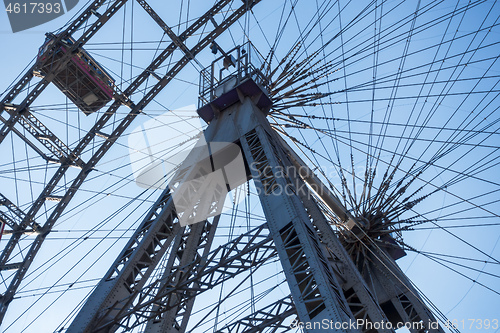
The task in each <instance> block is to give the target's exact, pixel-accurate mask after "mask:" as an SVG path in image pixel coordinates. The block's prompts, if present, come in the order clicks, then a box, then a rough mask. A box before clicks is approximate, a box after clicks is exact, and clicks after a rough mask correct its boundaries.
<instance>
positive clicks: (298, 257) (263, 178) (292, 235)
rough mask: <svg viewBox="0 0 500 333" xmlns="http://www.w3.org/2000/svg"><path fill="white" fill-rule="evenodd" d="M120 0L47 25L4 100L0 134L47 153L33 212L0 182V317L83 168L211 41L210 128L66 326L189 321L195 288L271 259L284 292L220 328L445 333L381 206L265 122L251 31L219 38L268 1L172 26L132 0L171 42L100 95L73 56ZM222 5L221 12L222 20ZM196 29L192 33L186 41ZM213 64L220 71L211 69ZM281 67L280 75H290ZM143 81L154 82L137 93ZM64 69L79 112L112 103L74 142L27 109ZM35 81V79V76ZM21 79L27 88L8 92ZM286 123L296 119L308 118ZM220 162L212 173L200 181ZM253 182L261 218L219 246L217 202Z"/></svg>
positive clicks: (173, 325) (170, 326)
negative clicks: (296, 326)
mask: <svg viewBox="0 0 500 333" xmlns="http://www.w3.org/2000/svg"><path fill="white" fill-rule="evenodd" d="M126 2H127V1H126V0H117V1H111V2H106V1H103V0H96V1H94V2H92V3H91V4H90V5H89V6H88V7H87V8H86V9H85V10H83V11H82V12H81V13H80V15H79V16H78V17H77V18H75V19H74V20H73V22H72V23H71V24H69V25H68V26H67V27H66V28H65V29H64V30H63V31H61V32H59V33H58V34H53V35H50V36H49V39H50V43H47V44H44V45H47V47H46V50H45V51H44V52H45V53H44V54H45V56H46V57H48V58H47V59H52V60H44V61H45V62H44V63H43V66H42V65H41V63H42V60H40V59H39V60H38V61H37V62H36V63H35V65H33V67H31V68H29V69H28V70H27V71H26V73H25V74H24V75H23V76H22V77H21V78H20V79H19V80H18V81H17V83H16V84H15V85H14V86H13V87H12V88H11V90H10V91H9V93H8V94H6V95H5V97H4V98H3V99H2V101H1V102H0V120H1V121H2V128H1V130H0V143H2V141H4V139H5V138H6V137H7V136H8V135H16V136H18V137H19V138H20V139H21V140H23V141H24V142H25V143H26V144H27V146H29V147H30V148H31V149H32V150H33V151H34V152H35V153H36V154H38V155H39V156H41V157H42V158H43V159H44V160H45V161H46V162H47V163H49V162H50V163H54V164H57V165H58V169H57V171H56V172H55V173H54V174H53V175H52V177H51V179H49V180H48V181H47V183H46V185H44V187H43V190H42V191H41V192H40V193H38V194H37V198H36V200H34V202H33V203H32V204H31V205H30V206H29V207H28V209H21V208H20V207H18V206H16V205H15V204H14V203H13V201H14V200H13V199H12V198H8V196H7V195H4V194H2V193H0V203H1V205H2V206H3V207H5V208H6V210H3V211H2V210H0V221H1V222H2V223H4V224H6V225H7V226H8V227H9V228H10V229H12V232H11V236H10V239H9V240H8V244H7V245H6V246H5V248H4V250H3V252H2V254H1V256H0V270H2V271H6V270H14V271H15V274H14V275H13V278H12V279H11V280H10V282H9V285H8V286H7V287H6V290H5V292H4V293H3V294H2V295H1V298H0V321H1V320H3V319H4V317H5V316H6V313H8V312H7V311H8V308H9V305H10V304H11V302H12V301H13V300H14V299H15V297H16V293H17V291H18V288H19V286H20V285H21V283H22V281H23V279H25V277H26V276H27V274H28V272H29V269H30V266H31V265H32V263H33V261H34V260H35V258H36V256H37V254H38V252H39V251H40V249H41V247H42V244H43V243H44V241H45V239H46V237H47V235H48V234H49V233H50V232H51V231H52V229H53V227H54V225H55V224H56V222H57V221H58V219H59V218H60V217H61V215H62V214H63V212H64V211H65V209H66V208H67V207H68V206H69V204H70V202H71V200H72V199H73V197H74V196H75V194H76V193H77V191H78V190H79V189H80V187H81V186H82V184H83V183H84V182H85V181H86V179H87V177H88V176H89V174H92V172H93V171H94V170H95V169H96V167H97V165H98V163H99V162H100V161H101V159H102V158H103V156H104V155H105V154H106V153H107V152H108V151H109V150H110V148H111V147H112V146H113V145H114V144H115V143H116V142H117V140H118V138H120V136H121V135H122V134H123V133H125V132H126V130H127V128H128V127H129V126H130V124H131V123H132V121H133V120H134V119H135V118H136V117H137V116H139V115H140V114H141V113H142V112H143V110H144V109H145V108H146V106H148V104H149V103H151V102H152V101H153V99H154V98H155V97H156V96H157V95H158V94H160V92H162V90H163V89H164V88H165V87H166V86H167V85H169V83H171V82H172V80H173V79H174V78H175V77H176V75H177V74H178V73H179V72H180V71H181V70H182V69H183V68H185V67H186V66H187V65H188V64H193V63H194V64H197V65H200V63H199V62H198V60H197V58H196V57H197V55H198V54H200V52H202V51H203V50H204V49H206V48H208V47H210V48H212V50H213V51H214V53H217V52H221V53H222V54H223V55H222V56H221V57H220V58H218V59H216V60H215V61H214V62H213V63H212V65H211V66H209V67H207V68H204V69H203V70H202V71H201V78H200V94H199V96H200V99H199V105H198V111H197V112H198V115H199V117H200V118H201V119H203V121H204V122H206V124H208V127H207V128H206V129H205V130H204V132H203V135H202V136H201V138H199V139H198V140H199V141H198V144H197V145H196V147H197V148H200V149H193V150H192V151H191V152H190V154H189V155H188V156H187V158H186V159H185V161H184V162H183V163H182V164H181V165H180V166H179V167H178V169H177V170H176V173H175V175H174V176H173V179H172V180H171V181H170V182H169V186H167V187H166V188H165V189H164V190H163V191H162V193H161V195H160V196H159V197H158V198H155V202H154V204H153V205H152V206H151V208H150V209H149V211H148V212H147V214H146V215H145V216H144V218H143V219H142V220H141V221H140V223H139V225H138V227H137V228H136V229H135V231H134V232H133V235H132V236H131V237H130V239H129V240H128V241H127V243H126V245H125V247H124V248H123V250H122V251H121V252H120V254H119V255H118V257H117V258H116V260H115V261H114V262H113V263H112V265H111V267H110V268H109V270H108V271H107V273H106V274H105V276H104V277H102V279H101V280H100V282H99V283H98V284H97V286H96V287H95V289H94V290H93V291H92V293H91V294H90V296H89V297H88V299H86V301H85V303H84V304H82V305H81V307H80V308H79V309H78V313H77V314H76V315H75V316H74V318H73V320H72V322H71V324H70V325H69V327H67V330H66V331H67V332H71V333H73V332H113V331H119V330H124V331H129V330H130V331H132V330H138V329H143V331H144V332H176V333H177V332H179V333H180V332H185V331H186V329H187V327H188V323H189V320H190V318H192V316H193V308H194V303H195V300H196V298H197V297H198V296H199V295H202V294H204V293H205V292H206V291H209V290H211V289H213V288H215V287H218V286H221V285H222V284H224V283H229V282H230V281H231V279H233V278H234V277H238V276H242V275H244V274H248V272H251V271H252V270H254V269H257V268H259V267H262V266H263V265H264V264H266V263H268V262H269V261H270V260H271V259H275V260H276V261H277V262H278V263H279V264H280V265H281V267H282V269H283V272H284V275H285V277H286V282H287V285H288V288H289V290H290V295H288V296H286V297H284V298H281V299H278V300H276V301H275V302H274V303H272V304H269V305H268V306H266V307H264V308H261V309H253V310H254V312H253V313H250V314H247V315H245V316H244V317H243V318H240V319H238V320H235V321H233V322H231V323H230V324H227V325H224V326H223V327H218V328H217V332H264V331H266V332H267V331H269V332H275V331H287V330H290V327H289V326H288V325H286V323H285V319H287V318H290V317H292V316H296V323H299V322H300V323H301V324H302V325H303V326H302V328H303V329H304V331H305V332H324V331H325V328H324V326H325V323H328V324H329V325H331V326H329V327H335V331H338V332H368V333H375V332H380V333H382V332H383V333H388V332H395V331H396V329H395V326H396V324H397V323H400V322H405V323H412V324H413V326H412V327H411V328H410V329H409V330H410V332H411V333H424V332H429V333H431V332H432V333H434V332H444V329H443V326H442V323H441V325H438V324H437V323H438V318H437V317H436V315H435V312H434V311H433V310H431V307H430V306H429V302H428V301H427V299H425V297H424V296H423V295H422V294H421V293H420V291H419V290H418V288H416V287H415V286H414V285H413V284H412V282H411V281H410V279H409V278H408V277H407V276H406V274H405V273H404V272H403V271H402V270H401V269H400V268H399V266H398V265H397V263H396V260H397V259H399V258H401V257H402V256H404V255H405V250H407V248H403V246H402V245H401V243H399V242H398V241H397V240H396V238H397V237H398V235H395V234H394V233H393V230H392V229H390V227H391V226H392V224H391V222H390V221H389V217H387V216H386V215H384V214H383V213H380V214H378V215H377V214H375V213H374V214H371V215H369V214H367V215H366V216H356V214H354V213H353V212H352V210H349V209H348V208H347V207H346V205H345V204H344V202H342V200H340V199H339V197H338V195H337V194H334V189H333V188H332V186H331V184H325V183H324V181H323V180H322V179H321V177H319V176H318V175H317V174H316V173H315V170H312V169H311V167H310V166H308V163H306V162H305V161H304V160H303V158H302V157H301V156H300V154H298V153H297V152H296V151H294V149H293V148H291V147H290V145H289V144H288V143H287V142H286V141H285V140H284V139H283V138H282V137H281V136H280V133H279V131H278V130H277V129H276V126H274V124H272V123H271V122H270V121H269V117H268V115H269V111H270V109H271V108H272V107H273V89H275V87H276V85H277V84H278V82H279V80H280V79H281V80H283V78H279V79H278V80H277V82H273V81H272V79H271V75H269V73H270V72H272V70H271V69H269V68H267V69H266V68H265V67H266V65H265V64H264V65H262V66H261V65H260V64H256V63H253V62H252V60H253V59H252V55H253V54H258V51H256V50H255V49H254V48H253V46H252V45H251V43H247V44H245V45H241V46H237V47H235V48H234V49H232V50H230V51H227V50H226V51H224V50H223V49H222V48H221V47H219V46H218V45H217V43H216V38H217V37H218V36H220V35H221V34H222V33H223V32H224V31H226V30H227V29H228V28H229V27H230V26H231V25H233V24H235V23H237V22H238V20H239V19H240V18H242V17H243V16H244V15H246V14H247V13H249V12H251V11H252V9H253V8H254V7H255V6H259V3H260V2H264V1H262V0H244V1H241V2H237V5H238V6H237V7H235V3H234V2H233V1H232V0H220V1H217V2H216V3H215V4H214V5H213V6H212V7H211V8H210V9H209V10H208V11H207V12H206V13H205V14H204V15H202V16H201V17H199V18H197V19H192V20H191V21H190V22H189V23H190V24H189V25H186V28H185V30H184V31H183V32H182V33H175V32H174V30H173V28H172V27H170V26H169V25H167V23H165V22H164V21H163V19H162V18H161V17H160V15H159V14H158V13H156V12H155V10H154V9H153V8H152V7H151V6H150V5H149V4H148V3H147V2H146V1H143V0H137V3H138V4H139V5H140V6H141V7H142V8H143V9H144V10H145V12H146V13H147V15H148V16H149V17H150V18H151V19H152V20H153V21H154V22H155V23H156V24H157V25H158V26H159V27H160V28H161V29H162V31H163V33H164V34H165V36H167V37H168V38H169V43H168V45H167V46H166V47H165V48H164V49H162V50H159V52H158V53H157V54H156V56H155V58H154V60H153V61H151V63H150V64H149V65H148V66H147V68H146V69H145V70H143V71H142V73H141V74H140V75H137V76H136V77H135V78H134V80H131V82H130V84H129V85H128V86H127V88H126V89H123V91H119V90H118V89H115V90H114V91H113V93H112V95H113V96H109V99H106V97H105V96H104V95H102V96H98V91H97V90H95V89H94V90H92V89H87V88H88V86H89V85H91V84H92V83H88V82H86V81H84V78H83V76H82V74H81V72H79V70H78V68H77V67H76V66H74V65H72V61H73V60H72V59H73V56H74V54H80V55H81V54H82V53H83V50H84V49H83V48H84V47H85V45H86V44H87V43H88V41H89V40H90V39H91V38H92V37H93V36H94V35H95V34H96V33H97V32H98V31H99V30H100V29H101V28H102V27H103V26H104V25H105V24H107V22H108V21H109V20H110V19H111V18H112V17H113V16H115V15H116V13H117V12H118V11H119V10H120V9H121V8H122V7H123V6H124V5H125V3H126ZM105 5H106V6H105ZM231 6H232V7H231ZM220 13H226V14H225V15H224V16H223V20H222V21H221V20H220V19H219V21H217V19H216V17H217V15H219V14H220ZM198 35H201V37H194V36H198ZM49 39H48V40H49ZM62 49H64V53H62V52H61V51H60V50H62ZM174 52H180V53H181V55H182V56H180V57H178V59H177V60H176V61H175V63H173V64H172V63H171V64H170V66H168V70H167V71H166V73H165V74H164V75H159V74H158V73H157V71H158V70H159V69H160V68H162V66H163V65H164V63H165V62H166V61H167V60H169V59H172V57H173V54H174ZM295 52H298V51H295ZM292 53H293V52H292ZM270 57H272V55H271V56H270ZM39 58H40V57H39ZM92 61H94V60H88V62H89V63H90V62H92ZM283 63H284V62H282V63H281V64H283ZM221 64H222V65H221ZM218 65H221V67H220V68H224V70H225V72H224V70H222V69H221V70H220V72H217V68H219V67H217V66H218ZM95 66H98V64H97V62H96V63H95ZM325 66H327V65H325ZM299 67H300V64H297V65H296V68H299ZM290 68H292V66H290ZM290 68H287V70H290V73H291V74H290V75H292V76H294V77H299V76H300V75H301V73H295V72H293V70H291V69H290ZM328 70H329V69H328ZM101 72H104V70H102V69H101ZM222 73H224V75H222ZM151 77H154V78H155V79H156V80H157V82H156V83H155V84H154V85H153V86H152V87H148V88H147V89H145V88H144V87H145V82H146V81H147V80H149V78H151ZM71 80H74V82H73V83H72V84H71V88H72V89H73V95H71V96H70V97H69V98H70V99H71V101H72V102H75V103H78V101H77V100H78V98H80V99H81V100H82V101H84V102H85V103H87V104H88V105H87V109H85V110H84V109H83V108H81V107H80V109H81V110H82V111H83V112H85V113H86V114H87V113H88V114H91V113H93V112H95V111H96V110H97V109H99V108H100V107H101V106H102V105H107V106H106V107H105V111H104V112H102V114H100V116H99V118H98V120H97V122H95V124H93V126H92V128H91V129H90V130H89V131H88V132H87V133H86V135H84V136H83V137H82V138H81V139H80V140H79V141H78V142H77V143H76V144H74V145H72V146H71V147H70V146H68V145H66V144H65V143H64V141H63V140H62V139H59V138H58V137H57V135H56V134H54V133H53V132H52V131H51V130H50V129H49V126H45V125H44V124H43V122H42V121H41V120H39V119H38V118H37V117H36V116H35V113H34V112H32V111H31V110H30V106H31V105H32V103H33V102H34V101H35V100H36V99H37V98H39V97H40V95H41V94H42V92H43V91H44V89H46V88H47V87H48V86H49V85H50V84H51V83H53V84H54V85H56V86H57V87H58V88H59V89H61V90H64V88H65V87H66V88H67V87H68V86H69V85H68V86H64V84H65V83H63V81H65V82H68V81H71ZM32 82H35V84H34V85H33V86H30V85H31V84H32ZM110 86H111V83H110ZM27 87H30V89H29V92H28V93H27V94H26V96H25V97H24V98H23V99H22V100H21V101H19V96H20V94H21V92H22V91H24V90H25V89H26V88H27ZM61 87H62V88H61ZM82 87H83V88H82ZM85 89H87V90H85ZM68 90H69V89H68ZM138 91H142V95H140V96H142V97H141V98H140V99H137V96H138V95H134V94H135V93H136V92H138ZM68 94H69V93H68ZM312 95H313V94H310V95H307V94H306V95H304V96H306V97H301V98H304V101H303V103H310V102H312V101H315V100H316V99H319V98H324V97H325V96H326V95H325V96H316V95H314V96H313V97H311V96H312ZM67 96H69V95H67ZM94 99H95V100H98V99H102V100H101V102H102V105H99V107H96V110H93V109H92V108H91V105H92V103H94ZM119 109H120V110H123V109H126V110H127V114H126V115H124V116H123V117H122V118H121V120H120V122H119V123H118V124H116V126H113V127H112V131H111V132H107V131H109V128H110V127H107V125H109V123H110V122H111V121H112V119H113V117H114V116H116V114H117V113H118V112H117V111H118V110H119ZM290 119H292V120H291V121H290V123H292V125H293V126H299V127H302V128H307V126H308V125H307V124H306V123H305V122H301V121H299V120H297V119H296V118H293V117H291V118H290ZM21 128H22V129H23V130H20V129H21ZM91 144H92V145H93V149H92V154H90V155H89V153H88V148H89V147H90V145H91ZM221 144H222V145H221ZM240 157H241V163H240V164H238V170H239V171H240V174H238V175H233V174H232V173H231V171H230V170H229V169H228V168H229V167H230V166H231V163H232V162H234V161H236V158H240ZM391 163H392V162H391ZM233 166H234V165H233ZM75 170H76V171H75ZM220 170H222V171H220ZM219 171H220V173H219V174H218V178H211V177H209V175H211V174H214V173H216V172H219ZM75 172H76V173H75ZM73 175H74V176H73ZM392 176H393V175H389V176H388V178H391V177H392ZM66 177H68V179H71V180H70V181H69V182H68V181H67V178H66ZM366 177H367V178H369V177H370V175H368V176H366ZM384 177H386V176H384ZM353 178H354V175H353ZM415 178H416V177H415ZM412 181H413V180H412ZM248 182H253V183H254V185H255V190H256V192H257V193H258V198H259V201H260V205H261V206H262V211H263V214H264V219H265V221H263V223H261V224H260V225H259V226H258V227H256V228H253V229H251V230H250V231H248V232H246V233H243V234H241V235H238V236H237V237H234V238H233V239H232V240H230V241H228V242H227V243H222V244H220V243H218V242H216V240H215V234H216V231H217V228H218V226H219V222H220V219H221V214H222V213H221V212H222V205H223V202H224V198H225V197H226V195H227V193H228V192H229V191H231V190H232V189H234V188H235V187H236V186H243V187H248V186H249V185H248ZM403 183H404V182H403V180H401V182H400V184H399V185H397V186H396V187H395V189H394V190H393V191H394V192H395V193H396V192H398V190H399V191H400V192H401V193H403V192H404V190H401V188H404V187H405V186H406V187H408V186H410V184H411V181H410V182H408V184H406V185H405V184H403ZM401 184H403V185H401ZM387 187H388V188H390V187H389V185H387ZM61 188H64V192H63V193H62V195H61V192H60V189H61ZM57 191H59V192H57ZM56 192H57V193H56ZM398 195H399V192H398ZM394 196H395V195H394ZM420 200H422V199H418V200H414V201H408V202H406V201H403V205H402V206H401V207H403V208H404V209H407V210H409V209H411V208H413V205H415V204H416V203H417V201H420ZM47 201H50V202H53V203H54V207H53V208H52V209H51V210H50V214H48V215H47V216H46V217H45V219H43V220H40V218H38V217H37V216H39V212H40V210H41V209H42V207H43V205H44V204H45V203H46V202H47ZM374 201H375V202H376V200H374ZM380 205H381V206H382V203H380ZM390 205H392V203H390V204H388V206H390ZM403 208H401V209H403ZM36 217H37V218H36ZM388 221H389V222H388ZM412 223H413V221H412ZM339 225H340V227H339ZM28 233H32V234H34V235H35V237H34V239H33V241H32V243H31V245H30V247H29V248H26V249H23V250H22V251H21V252H22V254H23V256H22V260H17V259H18V257H16V260H13V259H12V258H11V256H12V254H13V252H14V250H15V249H16V247H18V244H19V242H20V240H21V238H22V237H23V235H25V234H28ZM159 271H160V273H158V272H159ZM440 319H441V318H440ZM335 323H340V324H345V325H338V326H335ZM354 323H355V324H356V325H354ZM377 323H378V324H380V325H378V326H377V325H376V324H377ZM330 329H331V328H330ZM214 331H215V329H214Z"/></svg>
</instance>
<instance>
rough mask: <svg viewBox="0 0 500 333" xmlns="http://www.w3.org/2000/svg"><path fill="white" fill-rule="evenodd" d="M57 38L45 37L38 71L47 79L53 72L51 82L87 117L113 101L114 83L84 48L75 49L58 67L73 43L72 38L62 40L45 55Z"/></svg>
mask: <svg viewBox="0 0 500 333" xmlns="http://www.w3.org/2000/svg"><path fill="white" fill-rule="evenodd" d="M56 37H57V36H55V35H53V34H47V39H46V40H45V43H44V44H43V45H42V46H41V47H40V49H39V52H38V57H37V62H38V70H39V72H40V74H41V75H43V76H47V75H48V74H49V73H51V72H52V71H53V70H56V73H55V76H54V78H53V79H52V82H53V83H54V84H55V85H56V87H57V88H58V89H59V90H61V91H62V92H63V93H64V94H65V95H66V96H67V97H68V98H69V99H70V100H71V101H72V102H73V103H75V105H76V106H78V108H79V109H80V110H82V111H83V112H84V113H85V114H86V115H89V114H91V113H92V112H95V111H97V110H99V109H100V108H102V107H103V106H104V105H106V104H107V103H108V102H109V101H110V100H111V99H113V93H114V82H115V80H114V79H113V78H112V77H111V76H110V75H109V74H108V73H107V72H106V71H105V70H104V68H102V67H101V66H100V65H99V63H98V62H97V61H96V60H95V59H94V58H93V57H92V56H91V55H90V54H88V53H87V51H85V50H84V49H83V47H78V48H77V49H76V50H75V51H74V52H73V54H72V55H71V58H70V61H69V62H68V63H67V64H66V65H65V66H64V68H57V67H58V64H59V61H60V60H61V58H63V56H64V55H65V54H66V52H67V51H68V50H69V49H70V48H71V46H72V45H73V44H74V43H75V40H74V39H73V38H71V37H69V38H65V39H63V40H61V43H60V46H59V47H57V48H56V51H55V52H53V53H49V52H47V51H48V50H49V49H50V48H51V47H52V45H53V43H54V41H55V39H56Z"/></svg>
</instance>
